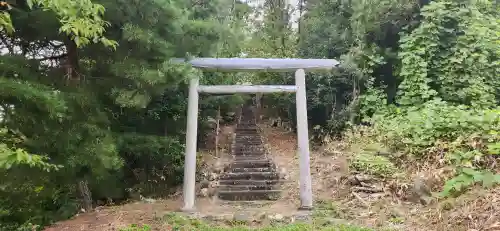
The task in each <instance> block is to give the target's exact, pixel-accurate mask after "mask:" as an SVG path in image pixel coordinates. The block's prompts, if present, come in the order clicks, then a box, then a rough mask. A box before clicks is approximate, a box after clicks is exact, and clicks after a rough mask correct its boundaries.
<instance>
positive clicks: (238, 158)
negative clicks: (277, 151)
mask: <svg viewBox="0 0 500 231" xmlns="http://www.w3.org/2000/svg"><path fill="white" fill-rule="evenodd" d="M267 158H268V157H267V155H262V156H233V161H237V162H247V163H251V162H258V161H260V160H264V159H267Z"/></svg>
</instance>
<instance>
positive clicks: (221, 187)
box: [217, 184, 279, 191]
mask: <svg viewBox="0 0 500 231" xmlns="http://www.w3.org/2000/svg"><path fill="white" fill-rule="evenodd" d="M278 187H279V185H237V184H236V185H234V184H233V185H219V187H218V188H217V189H218V190H219V191H255V190H277V189H278Z"/></svg>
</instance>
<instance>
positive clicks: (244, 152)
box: [233, 148, 266, 154]
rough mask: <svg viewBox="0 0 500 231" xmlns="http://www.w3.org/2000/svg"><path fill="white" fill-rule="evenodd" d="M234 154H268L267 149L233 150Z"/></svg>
mask: <svg viewBox="0 0 500 231" xmlns="http://www.w3.org/2000/svg"><path fill="white" fill-rule="evenodd" d="M233 153H234V154H249V153H250V154H251V153H262V154H264V153H266V149H265V148H258V149H257V148H238V149H233Z"/></svg>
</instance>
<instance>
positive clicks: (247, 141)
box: [236, 137, 263, 144]
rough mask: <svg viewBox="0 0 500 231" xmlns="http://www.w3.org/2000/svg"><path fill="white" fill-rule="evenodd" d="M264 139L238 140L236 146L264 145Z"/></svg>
mask: <svg viewBox="0 0 500 231" xmlns="http://www.w3.org/2000/svg"><path fill="white" fill-rule="evenodd" d="M262 143H263V142H262V139H261V138H260V137H259V138H236V144H262Z"/></svg>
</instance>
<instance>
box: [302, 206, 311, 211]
mask: <svg viewBox="0 0 500 231" xmlns="http://www.w3.org/2000/svg"><path fill="white" fill-rule="evenodd" d="M313 209H314V207H312V206H300V207H299V211H311V210H313Z"/></svg>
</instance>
